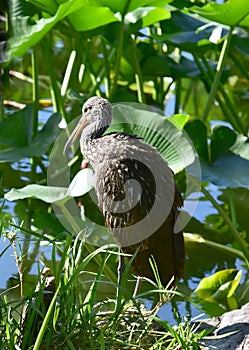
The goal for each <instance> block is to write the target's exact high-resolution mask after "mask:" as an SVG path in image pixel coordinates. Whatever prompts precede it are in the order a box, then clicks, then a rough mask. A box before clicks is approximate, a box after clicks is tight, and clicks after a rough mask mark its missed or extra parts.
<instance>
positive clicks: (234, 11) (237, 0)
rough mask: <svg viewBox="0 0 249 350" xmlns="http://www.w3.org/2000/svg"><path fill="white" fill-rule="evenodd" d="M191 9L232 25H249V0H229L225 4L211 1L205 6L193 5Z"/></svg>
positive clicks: (201, 14) (206, 16)
mask: <svg viewBox="0 0 249 350" xmlns="http://www.w3.org/2000/svg"><path fill="white" fill-rule="evenodd" d="M191 11H193V12H195V13H197V14H198V15H200V16H202V17H204V18H207V19H208V20H210V21H215V22H218V23H221V24H225V25H228V26H231V27H234V26H235V25H238V24H240V25H243V26H249V16H248V15H249V6H248V1H247V0H229V1H227V2H225V3H224V4H216V3H215V2H211V3H209V4H207V5H205V6H203V7H198V6H193V7H191Z"/></svg>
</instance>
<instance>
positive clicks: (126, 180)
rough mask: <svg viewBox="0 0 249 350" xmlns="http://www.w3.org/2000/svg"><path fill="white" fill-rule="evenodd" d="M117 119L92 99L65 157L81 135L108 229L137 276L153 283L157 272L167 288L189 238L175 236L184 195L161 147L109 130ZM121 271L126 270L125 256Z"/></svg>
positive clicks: (180, 270)
mask: <svg viewBox="0 0 249 350" xmlns="http://www.w3.org/2000/svg"><path fill="white" fill-rule="evenodd" d="M111 121H112V106H111V104H110V103H109V102H108V101H107V100H106V99H104V98H101V97H97V96H94V97H91V98H89V99H88V100H87V101H86V102H85V104H84V105H83V108H82V118H81V119H80V121H79V123H78V125H77V126H76V128H75V129H74V131H73V132H72V134H71V136H70V138H69V140H68V142H67V143H66V145H65V149H64V153H65V152H66V151H67V150H68V148H69V147H70V146H71V145H72V143H73V142H74V141H75V139H76V138H77V137H78V136H79V134H80V133H81V139H80V146H81V152H82V154H83V155H84V156H85V157H86V159H87V160H88V161H89V162H90V164H91V165H92V167H93V169H94V171H95V191H96V194H97V198H98V206H99V208H100V210H101V211H102V212H103V215H104V217H105V225H106V226H107V228H108V229H109V231H110V232H111V233H112V234H113V237H114V239H115V240H116V242H117V244H118V245H119V246H120V248H121V249H122V251H123V252H124V253H125V254H128V255H133V254H134V253H136V256H135V258H134V260H133V262H132V267H133V270H134V272H135V273H136V274H137V275H138V276H140V277H146V278H148V279H150V280H152V281H154V282H156V278H155V273H154V271H155V269H153V268H152V266H151V259H150V258H151V257H153V259H154V262H155V265H156V268H157V271H158V275H159V277H160V280H161V282H162V285H163V286H164V287H165V286H167V285H168V284H171V285H172V286H173V285H174V283H175V280H176V279H178V278H180V277H182V275H183V269H184V240H183V234H182V232H181V231H180V232H175V231H176V230H175V223H176V221H177V217H178V212H179V207H181V206H182V197H181V195H180V193H179V192H178V190H177V188H176V185H175V182H174V177H173V172H172V171H171V169H170V168H169V167H168V165H167V163H166V161H165V160H164V159H163V158H162V157H161V156H160V154H159V152H158V151H157V149H156V148H154V147H152V146H150V145H148V144H146V143H144V142H143V141H142V140H141V139H140V138H138V137H137V136H134V135H129V134H127V133H124V132H113V133H109V134H105V135H104V132H105V131H106V129H107V128H108V126H109V125H110V124H111ZM119 266H120V271H119V272H120V273H121V272H122V270H123V268H124V260H123V257H122V258H121V264H120V265H119Z"/></svg>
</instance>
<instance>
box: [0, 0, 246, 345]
mask: <svg viewBox="0 0 249 350" xmlns="http://www.w3.org/2000/svg"><path fill="white" fill-rule="evenodd" d="M4 4H5V5H4ZM0 20H1V22H0V34H1V38H3V39H4V36H5V35H7V38H8V42H7V44H6V49H5V51H4V52H2V54H1V68H0V69H1V71H0V74H1V76H0V77H1V80H0V89H1V92H2V108H1V110H0V144H1V148H0V173H1V177H2V180H1V184H2V188H1V193H2V197H3V198H5V200H2V208H1V213H0V218H1V235H2V237H1V242H5V246H4V247H2V246H0V266H1V274H2V270H3V269H4V267H3V266H2V259H3V258H4V257H5V256H6V254H10V253H13V252H14V256H13V260H15V262H16V265H17V276H15V277H16V278H13V279H11V278H10V279H9V280H8V286H7V288H6V290H1V294H0V342H1V343H0V345H1V348H6V347H7V348H9V349H14V348H15V344H16V342H17V341H19V340H18V339H20V334H19V333H20V332H21V333H22V329H21V326H20V316H21V309H22V306H23V305H24V304H25V303H26V302H27V301H29V305H30V310H31V311H30V313H28V316H27V320H26V322H27V325H29V326H30V327H31V326H32V324H33V321H34V319H36V317H37V316H36V315H37V310H38V313H39V312H40V314H41V317H42V319H44V321H43V323H42V324H40V326H39V327H38V330H37V334H36V336H34V337H33V338H32V336H31V334H29V333H25V332H23V340H22V342H23V344H25V343H26V345H23V348H33V349H39V348H40V346H41V344H43V345H42V348H44V349H51V348H58V347H59V348H63V349H80V348H92V349H119V348H146V349H174V348H175V349H177V348H183V349H191V348H192V349H198V342H199V341H200V339H201V338H202V337H203V336H204V333H203V332H199V331H198V329H196V328H195V326H192V324H191V323H190V320H189V319H187V321H185V322H183V323H181V321H182V320H181V319H180V318H179V317H177V307H176V306H177V303H178V302H179V301H182V302H183V301H184V302H186V303H187V305H189V304H194V305H195V306H196V307H198V308H200V309H201V310H202V311H203V312H205V313H206V314H208V315H211V316H215V315H221V314H222V313H224V312H225V311H228V310H232V309H234V308H237V307H240V306H241V305H243V304H244V303H246V302H248V301H249V292H248V290H249V285H248V282H247V280H248V278H247V276H248V261H249V249H248V243H249V223H248V218H247V215H248V210H249V204H248V203H249V189H248V185H249V143H248V128H249V112H248V91H249V88H248V81H249V74H248V69H247V67H248V63H249V62H248V61H249V49H248V48H249V9H248V1H247V0H228V1H226V2H225V3H224V4H220V5H218V4H216V3H215V2H214V1H211V2H210V1H205V0H199V1H198V0H196V1H187V0H164V1H162V0H151V1H145V0H144V1H143V0H139V1H138V0H130V1H129V0H120V1H105V0H96V1H82V0H70V1H64V2H62V1H51V0H42V1H40V0H38V1H37V0H28V1H27V0H12V1H10V3H9V6H8V5H7V1H6V2H3V7H2V8H1V18H0ZM1 47H3V45H0V50H1ZM92 95H100V96H103V97H106V98H107V99H108V100H109V101H110V102H112V103H117V104H116V105H114V121H113V125H112V126H111V128H110V130H112V131H114V130H124V131H127V132H130V133H133V134H137V135H139V136H141V137H143V139H144V140H145V141H146V142H148V143H151V144H152V145H154V146H156V147H157V148H158V149H159V151H160V152H161V154H162V156H163V157H165V159H166V160H167V161H168V163H169V165H170V166H171V167H172V169H173V170H174V172H175V174H176V176H175V177H176V181H177V185H178V187H179V189H180V191H181V192H182V194H183V196H184V198H185V200H186V202H191V201H193V202H194V204H195V201H194V200H193V198H195V197H196V196H197V194H198V193H200V203H201V204H202V203H204V204H205V205H206V207H205V208H211V212H209V211H208V212H207V214H206V213H205V214H206V215H205V218H204V219H202V218H201V219H200V218H198V217H196V216H195V215H194V216H193V217H191V214H193V213H187V212H185V213H184V215H183V222H184V223H185V224H186V225H185V228H184V232H185V242H186V253H187V261H186V274H185V279H184V281H183V282H179V284H178V286H177V289H176V291H173V292H172V291H171V292H170V291H162V290H161V289H160V288H159V287H160V286H159V287H158V286H151V285H150V284H149V282H143V285H142V289H141V291H140V292H139V293H140V294H139V295H138V299H137V298H136V299H134V298H132V292H133V288H134V281H133V280H134V278H133V276H132V273H131V271H130V269H129V264H128V266H127V270H126V272H125V275H124V277H123V280H122V282H121V286H120V288H119V289H118V293H117V296H116V291H117V278H116V263H117V256H118V252H117V247H116V246H115V245H114V244H113V242H111V241H110V237H109V234H108V232H107V230H106V228H105V227H104V226H103V217H102V215H101V214H100V212H99V210H98V208H97V206H96V204H95V203H94V200H93V198H94V196H93V192H94V190H93V189H92V183H87V184H86V185H84V188H82V189H81V193H79V192H77V193H78V195H77V196H76V195H75V192H74V191H75V188H77V186H76V185H77V183H76V180H75V181H74V182H73V185H71V186H70V188H69V190H68V187H69V184H70V182H71V181H72V179H73V178H74V176H75V174H76V173H78V171H79V169H80V165H81V160H82V158H81V155H80V152H79V151H77V150H76V153H75V154H74V157H73V159H72V160H70V166H71V168H69V167H68V164H67V162H68V160H67V159H66V157H64V156H63V154H62V151H63V147H64V144H65V141H66V138H67V135H68V134H69V132H70V131H69V130H71V129H72V127H73V125H72V124H73V123H75V118H76V117H77V116H79V115H80V114H81V108H82V103H84V101H85V100H86V99H87V98H89V97H90V96H92ZM124 103H128V104H124ZM136 103H140V105H139V107H138V105H136ZM142 103H143V104H146V106H143V107H142V106H141V104H142ZM156 108H157V111H156ZM158 111H159V112H158ZM165 111H166V113H167V114H170V115H171V116H170V117H169V118H167V120H166V118H165V117H163V116H162V115H163V114H164V112H165ZM72 121H73V122H72ZM71 122H72V124H71ZM63 125H64V126H66V129H65V130H64V131H62V129H60V127H61V126H63ZM80 174H81V175H80V176H81V178H80V179H81V181H84V180H85V179H86V178H89V176H91V174H92V173H91V170H90V169H83V171H81V173H80ZM74 197H77V199H76V200H75V199H74ZM76 202H77V203H78V204H79V205H80V208H81V213H83V210H84V213H83V214H84V217H85V219H84V220H82V218H81V215H80V211H79V209H78V206H77V204H76ZM205 210H206V209H204V211H205ZM84 233H87V235H86V236H84ZM108 243H109V244H108ZM44 246H46V247H47V248H46V249H47V250H46V249H44ZM44 265H45V266H48V267H49V268H50V270H51V271H52V274H53V276H54V278H55V291H54V292H53V293H52V298H51V299H52V301H51V304H50V307H49V309H44V308H43V309H42V308H40V306H39V305H38V304H39V303H40V302H41V300H42V296H43V295H44V293H43V292H42V290H43V288H44V286H43V287H41V288H40V290H38V291H37V290H36V291H35V287H36V285H37V282H38V281H41V280H42V276H40V272H39V271H40V270H41V268H42V266H44ZM34 266H35V271H38V275H39V276H37V275H36V274H34V272H33V271H34V270H32V268H34ZM8 277H10V276H8ZM191 279H193V280H195V281H196V280H198V281H199V282H200V283H199V285H198V286H196V285H194V287H192V286H193V284H191V283H190V282H189V281H191ZM130 280H132V281H131V282H130ZM11 283H12V284H11ZM41 285H43V283H42V282H41ZM45 292H46V288H45ZM159 292H160V293H163V294H165V298H168V299H170V300H172V305H174V306H175V307H174V309H175V315H176V316H175V318H176V320H177V321H178V322H177V323H178V326H175V327H171V326H169V324H168V322H166V321H164V320H160V318H158V317H157V316H156V311H157V310H155V312H154V313H152V314H151V315H149V314H148V313H146V310H144V309H143V307H142V306H141V305H140V302H141V300H142V299H143V300H144V299H149V298H152V296H153V298H154V299H155V301H156V298H157V297H158V293H159ZM32 298H33V299H32ZM138 300H139V301H138ZM37 303H38V304H37ZM32 305H33V306H32ZM115 308H116V311H115V312H114V313H113V310H114V309H115ZM32 310H33V311H32ZM36 323H37V322H36ZM29 326H25V327H29ZM27 329H28V328H27ZM25 346H26V347H25Z"/></svg>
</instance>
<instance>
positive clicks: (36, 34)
mask: <svg viewBox="0 0 249 350" xmlns="http://www.w3.org/2000/svg"><path fill="white" fill-rule="evenodd" d="M16 1H18V0H16ZM82 6H83V3H82V0H69V1H67V2H65V3H63V4H61V5H60V6H59V7H58V10H57V12H56V14H55V15H54V16H52V17H49V18H41V19H39V20H38V21H37V22H36V23H34V20H32V21H31V19H30V18H29V17H24V18H21V19H20V18H18V17H16V16H15V14H16V12H14V14H13V16H12V18H11V20H12V25H13V27H14V33H15V35H14V37H13V38H11V39H10V41H9V50H8V52H7V60H8V61H10V60H11V59H13V58H14V57H16V56H22V55H23V54H24V53H25V52H27V51H28V49H29V48H31V47H33V46H34V45H35V44H37V43H38V42H39V41H40V40H41V39H42V38H43V37H44V35H45V34H47V33H48V32H49V31H50V30H51V29H52V28H53V26H54V25H55V24H56V23H57V22H59V21H61V20H62V19H64V18H65V17H66V16H69V15H70V14H72V13H73V12H75V11H79V10H80V9H81V8H82ZM88 6H90V5H88ZM20 21H21V22H20ZM15 26H16V28H15ZM89 29H91V28H89Z"/></svg>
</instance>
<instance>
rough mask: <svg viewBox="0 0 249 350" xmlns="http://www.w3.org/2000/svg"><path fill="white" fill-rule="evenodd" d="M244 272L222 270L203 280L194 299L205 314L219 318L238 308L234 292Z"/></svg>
mask: <svg viewBox="0 0 249 350" xmlns="http://www.w3.org/2000/svg"><path fill="white" fill-rule="evenodd" d="M241 276H242V271H241V270H235V269H228V270H222V271H218V272H216V273H214V274H213V275H211V276H209V277H205V278H203V279H202V280H201V282H200V283H199V285H198V287H197V288H196V290H195V292H194V296H193V299H194V300H195V301H198V302H199V303H200V304H201V305H202V308H203V310H204V311H205V312H207V313H209V314H210V310H211V312H212V316H218V315H220V314H221V313H223V312H224V311H225V310H232V309H234V308H236V307H237V302H236V299H235V297H234V292H235V290H236V289H237V287H238V285H239V282H240V280H241Z"/></svg>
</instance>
